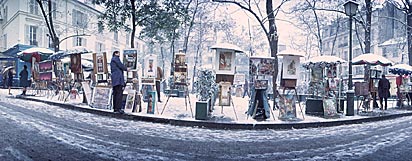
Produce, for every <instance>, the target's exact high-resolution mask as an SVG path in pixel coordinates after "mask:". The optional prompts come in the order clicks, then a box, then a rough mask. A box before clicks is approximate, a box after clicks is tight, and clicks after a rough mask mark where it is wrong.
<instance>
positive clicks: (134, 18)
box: [130, 0, 136, 48]
mask: <svg viewBox="0 0 412 161" xmlns="http://www.w3.org/2000/svg"><path fill="white" fill-rule="evenodd" d="M135 1H136V0H130V5H131V8H132V33H131V35H130V47H131V48H134V37H135V35H136V5H135Z"/></svg>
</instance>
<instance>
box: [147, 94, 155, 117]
mask: <svg viewBox="0 0 412 161" xmlns="http://www.w3.org/2000/svg"><path fill="white" fill-rule="evenodd" d="M155 109H156V91H150V92H149V98H148V101H147V113H148V114H154V113H155Z"/></svg>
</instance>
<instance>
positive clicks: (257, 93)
mask: <svg viewBox="0 0 412 161" xmlns="http://www.w3.org/2000/svg"><path fill="white" fill-rule="evenodd" d="M268 98H269V97H268V95H267V92H266V89H255V88H254V87H253V89H252V94H251V96H250V100H249V109H248V111H247V114H248V115H247V118H249V116H251V117H252V118H253V119H255V120H266V119H267V118H270V113H271V114H272V117H273V119H275V117H274V114H273V111H272V109H271V108H270V105H269V102H268Z"/></svg>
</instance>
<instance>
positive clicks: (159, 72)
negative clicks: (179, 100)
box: [156, 67, 163, 102]
mask: <svg viewBox="0 0 412 161" xmlns="http://www.w3.org/2000/svg"><path fill="white" fill-rule="evenodd" d="M162 80H163V71H162V68H160V67H157V73H156V92H157V100H158V102H162V100H161V99H160V82H161V81H162Z"/></svg>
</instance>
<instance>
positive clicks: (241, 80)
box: [233, 74, 246, 85]
mask: <svg viewBox="0 0 412 161" xmlns="http://www.w3.org/2000/svg"><path fill="white" fill-rule="evenodd" d="M245 80H246V75H245V74H235V76H234V78H233V84H236V85H242V84H245V83H246V82H245Z"/></svg>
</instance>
